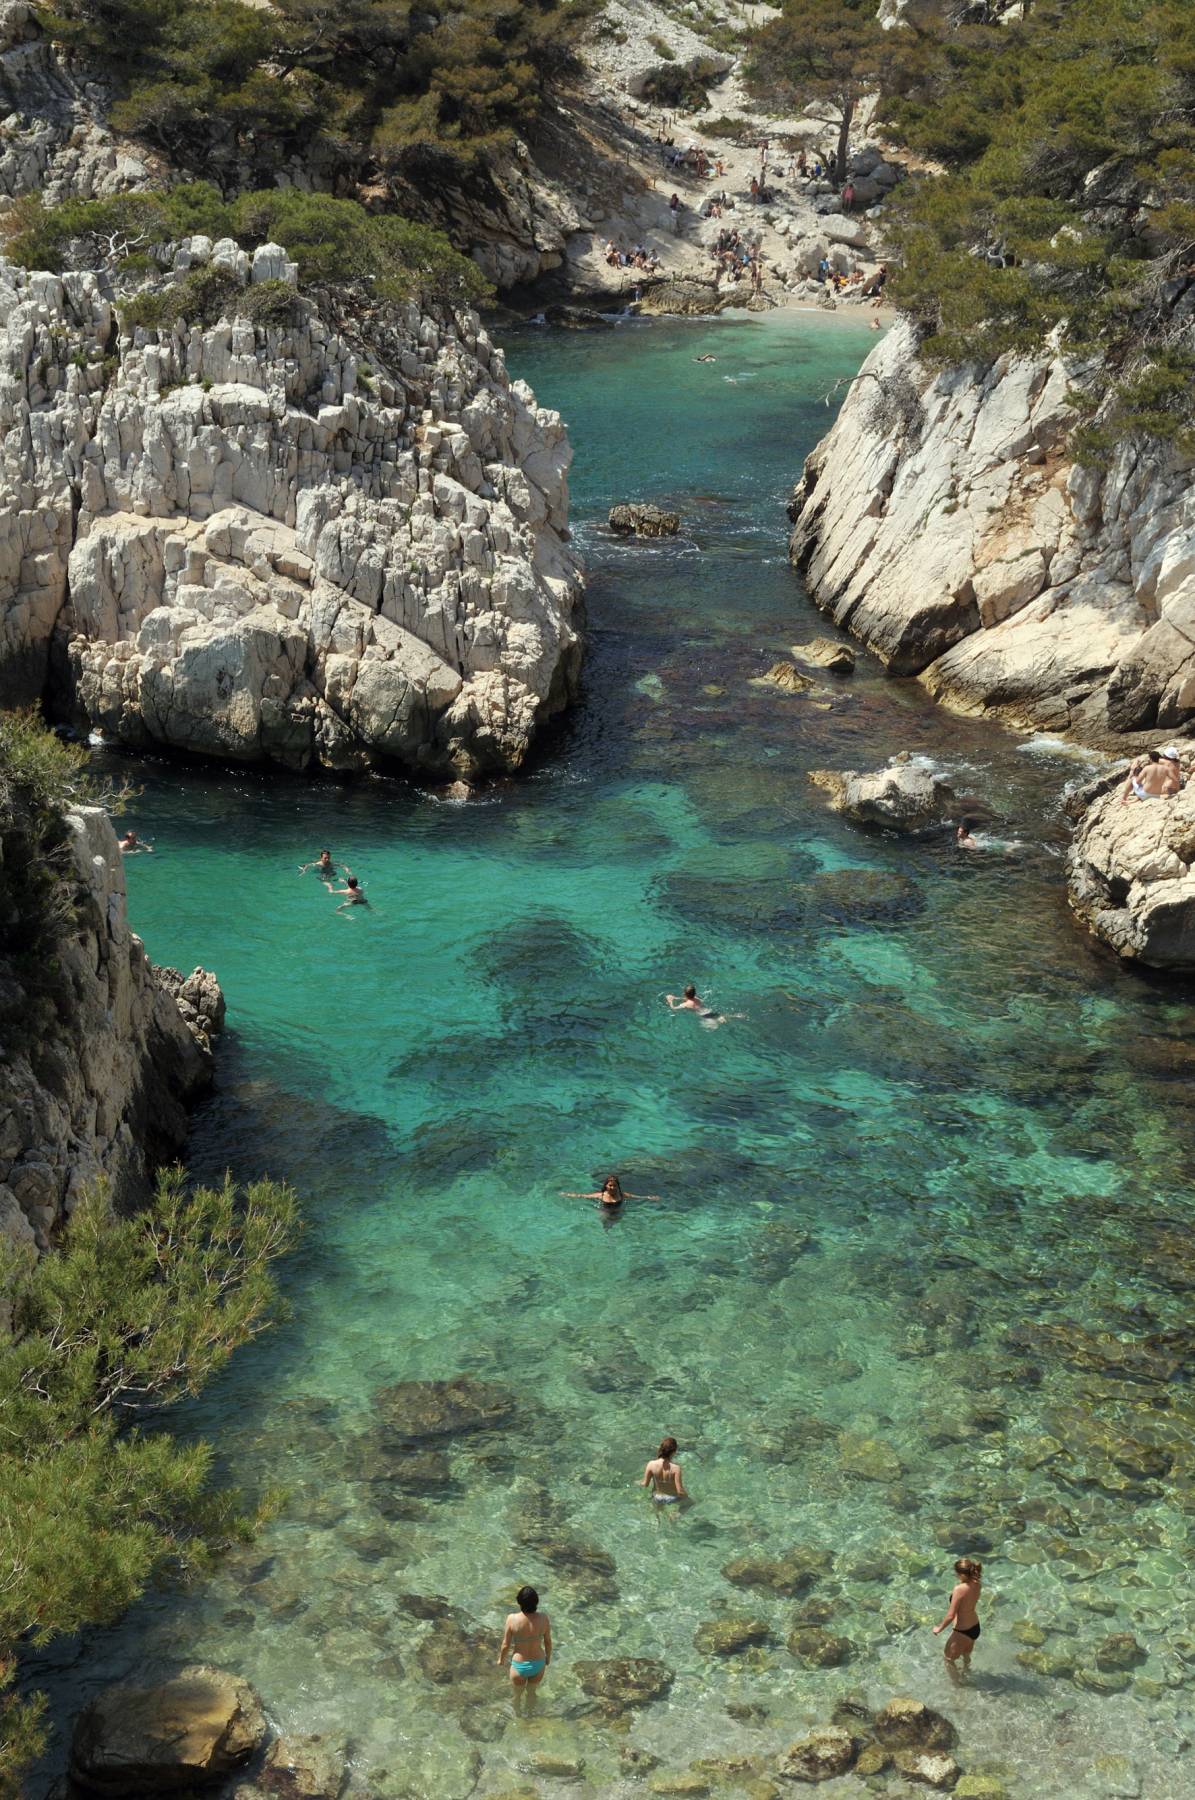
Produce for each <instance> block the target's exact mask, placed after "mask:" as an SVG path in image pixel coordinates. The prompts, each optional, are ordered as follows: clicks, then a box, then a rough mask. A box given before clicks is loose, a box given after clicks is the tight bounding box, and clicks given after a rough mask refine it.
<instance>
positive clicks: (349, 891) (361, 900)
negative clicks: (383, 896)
mask: <svg viewBox="0 0 1195 1800" xmlns="http://www.w3.org/2000/svg"><path fill="white" fill-rule="evenodd" d="M324 886H325V887H326V888H327V890H328V892H329V893H330V894H333V895H335V894H343V895H344V898H343V900H342V901H341V902H340V905H339V906H338V907H337V908H336V910H337V912H338V913H342V912H347V911H348V909H349V907H350V906H368V905H369V901H368V900H367V899H366V898H365V895H364V894H363V893H362V892H361V884H360V882H359V881H358V880H357V877H356V876H355V875H350V876H349V878H348V885H347V886H346V887H342V888H334V887H333V886H332V883H331V882H330V881H325V883H324Z"/></svg>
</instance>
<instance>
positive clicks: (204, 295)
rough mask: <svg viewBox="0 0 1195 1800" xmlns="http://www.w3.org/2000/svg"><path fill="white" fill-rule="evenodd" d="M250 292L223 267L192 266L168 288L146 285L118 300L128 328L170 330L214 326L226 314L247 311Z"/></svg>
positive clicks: (122, 320) (166, 286)
mask: <svg viewBox="0 0 1195 1800" xmlns="http://www.w3.org/2000/svg"><path fill="white" fill-rule="evenodd" d="M247 299H248V294H247V291H246V290H245V289H243V288H242V287H241V285H240V283H239V282H238V281H237V280H236V278H235V277H234V276H232V275H229V274H227V273H226V272H225V271H224V270H223V269H214V268H211V267H210V266H204V267H201V268H198V269H188V270H187V272H186V273H185V274H184V275H180V276H178V277H177V279H175V280H174V281H171V282H169V283H167V285H165V286H164V287H156V288H145V289H143V290H142V291H141V292H140V293H138V294H133V295H131V296H130V297H129V298H128V299H127V300H119V301H118V302H117V311H118V312H119V314H120V322H121V325H122V326H123V327H124V329H125V331H129V332H131V331H134V330H135V329H136V328H137V327H138V326H141V327H142V328H143V329H144V330H146V331H161V332H165V333H169V332H171V331H173V329H174V327H175V326H176V325H180V324H187V325H198V326H207V325H214V324H215V323H216V321H217V320H218V319H221V318H223V317H224V315H225V314H226V313H232V312H236V313H243V312H245V311H246V310H247V307H246V303H247Z"/></svg>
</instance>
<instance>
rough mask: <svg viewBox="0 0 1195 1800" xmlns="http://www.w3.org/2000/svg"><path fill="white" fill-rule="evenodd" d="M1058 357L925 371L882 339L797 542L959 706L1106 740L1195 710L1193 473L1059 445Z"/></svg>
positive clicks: (848, 619) (892, 663)
mask: <svg viewBox="0 0 1195 1800" xmlns="http://www.w3.org/2000/svg"><path fill="white" fill-rule="evenodd" d="M1069 379H1070V378H1069V376H1068V372H1067V370H1066V369H1065V368H1064V367H1063V365H1062V364H1061V363H1060V362H1058V361H1054V362H1033V361H1028V360H1025V359H1020V360H1016V359H1007V358H1006V359H1002V360H1001V361H1000V362H998V363H996V364H995V365H994V367H993V368H992V369H991V370H990V371H988V372H986V373H984V372H979V371H976V370H975V369H953V370H948V371H945V372H943V373H941V374H939V375H937V376H931V375H930V374H929V373H928V372H927V371H926V370H924V369H923V368H921V367H920V366H919V365H918V363H917V360H916V356H915V352H914V345H913V341H912V337H911V334H910V332H909V330H908V328H907V327H906V326H903V325H902V326H897V327H894V328H893V330H892V331H891V332H890V333H889V334H888V335H887V337H886V338H885V339H884V340H883V341H882V342H881V343H880V344H879V345H877V347H876V349H875V350H874V351H873V353H872V354H871V356H870V357H868V359H867V362H866V363H865V364H864V365H863V369H862V370H861V372H860V375H859V377H858V379H857V380H856V381H855V383H854V385H853V386H852V388H851V390H850V393H849V395H848V396H847V399H846V402H845V404H844V406H843V409H842V412H841V413H840V415H839V417H838V419H837V421H836V423H835V425H834V427H833V429H832V430H831V431H830V433H829V434H828V436H827V437H826V438H825V439H824V440H823V442H822V443H821V444H820V445H819V446H818V448H817V450H815V451H814V453H813V455H812V456H811V457H810V458H809V460H808V462H807V463H806V465H805V472H804V476H803V478H802V480H801V482H800V484H799V486H798V488H797V490H796V494H795V496H794V499H793V503H792V506H791V507H790V516H791V518H792V519H793V523H794V526H795V529H794V531H793V535H792V540H791V544H790V554H791V556H792V560H793V561H794V562H795V563H796V564H797V565H798V566H799V567H800V568H801V569H802V570H803V571H804V572H805V574H806V578H807V580H808V582H809V586H810V591H811V592H812V594H813V597H814V599H815V600H816V601H817V602H818V604H819V605H820V606H822V607H823V608H824V609H825V610H826V611H827V612H829V613H831V614H832V615H833V617H834V618H835V619H836V620H837V621H838V623H839V624H840V625H844V626H846V627H847V628H848V629H849V630H850V631H852V632H854V633H855V635H856V636H858V637H861V638H863V639H864V640H865V642H867V643H868V644H869V645H870V646H871V647H872V649H873V650H875V651H876V652H877V653H878V654H879V655H880V656H881V657H882V658H883V660H884V661H885V662H886V663H887V664H888V666H889V667H890V668H891V669H892V671H893V673H894V674H900V675H918V676H920V678H921V680H922V681H923V682H924V683H925V685H926V686H927V687H928V688H929V690H930V692H931V693H933V694H935V695H936V696H938V697H939V698H941V699H943V700H944V701H946V702H948V703H949V704H950V705H952V706H954V707H956V708H959V709H960V710H964V711H969V712H991V713H997V714H1000V715H1002V716H1004V717H1005V718H1007V719H1008V720H1009V721H1010V722H1012V723H1014V724H1017V725H1022V726H1025V727H1027V728H1033V729H1049V730H1059V731H1073V732H1075V733H1076V734H1077V735H1079V736H1082V737H1085V738H1088V739H1091V740H1093V741H1102V740H1104V739H1107V738H1108V737H1110V736H1114V735H1115V734H1117V733H1121V732H1127V731H1137V730H1148V729H1150V728H1152V727H1154V726H1157V727H1159V728H1162V729H1166V730H1169V729H1171V728H1173V727H1175V726H1178V725H1181V724H1183V723H1184V721H1186V720H1187V719H1189V718H1191V717H1192V716H1193V715H1195V486H1193V485H1192V466H1191V464H1190V463H1189V462H1183V461H1181V460H1180V459H1178V458H1176V457H1175V456H1174V455H1173V454H1172V453H1170V452H1169V451H1166V450H1164V449H1163V448H1162V447H1160V446H1156V445H1155V446H1146V445H1134V444H1129V443H1126V444H1124V445H1122V446H1121V447H1120V448H1119V449H1118V450H1117V451H1116V453H1115V455H1114V456H1113V459H1112V462H1111V464H1110V466H1109V467H1108V468H1107V469H1106V470H1091V469H1085V468H1080V467H1079V466H1077V465H1075V464H1073V463H1072V462H1071V461H1070V460H1069V458H1068V456H1067V454H1066V451H1065V447H1064V446H1065V437H1066V433H1067V430H1068V428H1069V427H1070V425H1071V424H1072V423H1073V415H1072V414H1071V413H1070V410H1069V408H1068V406H1067V402H1066V394H1067V388H1068V385H1069Z"/></svg>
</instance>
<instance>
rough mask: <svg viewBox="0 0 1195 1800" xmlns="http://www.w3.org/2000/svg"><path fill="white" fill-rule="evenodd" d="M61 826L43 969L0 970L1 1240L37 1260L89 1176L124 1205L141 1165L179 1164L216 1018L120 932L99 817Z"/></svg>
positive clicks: (120, 913)
mask: <svg viewBox="0 0 1195 1800" xmlns="http://www.w3.org/2000/svg"><path fill="white" fill-rule="evenodd" d="M67 825H68V829H69V849H70V864H69V867H68V869H67V871H66V873H65V876H64V881H65V883H66V884H67V885H68V886H69V887H70V888H71V889H72V890H73V908H74V917H73V923H72V925H71V926H70V928H69V929H68V931H67V933H66V934H65V936H64V940H63V942H62V943H61V945H60V946H59V949H58V952H57V956H56V957H55V959H54V966H53V967H52V968H49V967H48V968H47V969H46V970H45V971H44V972H41V973H37V974H31V973H30V972H29V971H27V970H25V969H21V970H20V971H19V972H18V971H17V969H16V967H15V966H14V965H12V964H8V963H5V962H3V961H0V1037H2V1042H3V1054H2V1055H0V1232H3V1233H4V1235H5V1236H6V1237H8V1238H9V1239H10V1240H12V1241H13V1242H15V1243H18V1244H30V1245H33V1246H35V1247H36V1248H38V1249H45V1248H46V1247H47V1246H48V1244H49V1243H50V1240H51V1236H52V1234H53V1232H54V1231H55V1229H56V1227H57V1226H58V1225H59V1224H60V1223H61V1221H62V1220H63V1218H64V1217H66V1216H68V1215H69V1213H70V1211H71V1209H72V1206H73V1205H74V1203H75V1201H76V1199H77V1198H78V1197H79V1195H80V1194H81V1193H83V1192H84V1191H85V1190H86V1189H87V1188H88V1187H89V1186H90V1185H91V1184H92V1183H94V1182H95V1181H96V1180H97V1179H100V1178H103V1179H106V1180H107V1182H108V1183H109V1186H110V1189H111V1193H112V1198H113V1201H114V1203H115V1204H116V1205H117V1206H118V1207H123V1206H127V1205H129V1204H132V1203H134V1202H135V1201H136V1200H138V1199H139V1198H141V1197H142V1196H143V1195H144V1193H145V1191H146V1186H147V1177H148V1174H149V1171H150V1169H151V1168H152V1166H153V1165H154V1164H155V1163H157V1162H161V1161H166V1160H170V1159H172V1158H174V1157H176V1156H177V1155H178V1153H179V1151H180V1150H181V1149H182V1146H183V1144H184V1142H185V1139H186V1132H187V1118H186V1106H187V1104H188V1103H189V1102H190V1101H192V1100H194V1099H195V1098H196V1097H197V1096H198V1095H199V1094H201V1093H202V1092H203V1091H204V1089H205V1088H206V1087H207V1086H208V1084H209V1082H210V1080H211V1067H212V1059H211V1053H210V1050H209V1048H208V1036H207V1034H208V1032H210V1031H212V1030H215V1029H218V1026H219V1022H220V1021H221V1020H222V1018H223V998H222V996H221V995H220V990H219V987H218V985H217V984H216V982H215V978H214V977H213V976H211V975H208V974H207V973H206V971H204V970H202V969H197V970H196V971H195V974H194V975H193V976H190V977H188V978H187V980H186V981H184V980H183V979H182V977H177V981H178V986H179V995H180V998H179V1000H178V1001H176V1000H175V998H174V997H173V993H172V988H173V978H174V977H175V972H174V971H169V972H168V973H167V979H166V980H165V981H163V980H162V979H160V978H159V972H158V971H157V970H156V969H154V968H153V966H152V965H151V963H150V962H149V960H148V958H147V957H146V954H145V949H144V946H143V945H142V943H141V940H140V938H138V937H135V936H134V935H133V933H132V932H131V931H130V930H129V924H128V917H127V914H126V908H125V883H124V870H123V868H122V866H121V857H120V852H119V850H118V849H117V846H116V836H115V833H114V832H113V830H112V825H111V822H110V821H109V819H108V815H107V813H105V812H104V811H103V810H102V808H100V807H92V806H89V807H80V808H78V809H76V810H75V811H73V812H71V813H69V814H68V815H67ZM199 998H202V1000H203V1005H204V1008H205V1010H204V1011H203V1013H202V1014H201V1013H200V1011H199V1008H198V1006H197V1005H196V1004H195V1003H196V1000H197V999H199ZM187 1005H190V1006H191V1008H192V1010H194V1012H195V1029H194V1030H192V1029H190V1028H189V1026H188V1024H187V1022H186V1021H185V1019H184V1012H185V1011H186V1008H187Z"/></svg>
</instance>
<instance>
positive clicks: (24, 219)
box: [0, 182, 489, 327]
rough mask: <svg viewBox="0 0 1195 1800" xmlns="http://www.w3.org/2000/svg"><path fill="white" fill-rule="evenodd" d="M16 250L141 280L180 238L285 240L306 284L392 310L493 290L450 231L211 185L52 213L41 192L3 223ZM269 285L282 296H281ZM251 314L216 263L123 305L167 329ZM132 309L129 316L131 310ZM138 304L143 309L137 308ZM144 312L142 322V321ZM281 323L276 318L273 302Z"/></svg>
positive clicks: (321, 200)
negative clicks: (157, 253)
mask: <svg viewBox="0 0 1195 1800" xmlns="http://www.w3.org/2000/svg"><path fill="white" fill-rule="evenodd" d="M0 231H2V232H3V234H4V237H5V240H6V243H5V249H6V253H7V255H8V256H9V257H10V259H11V260H12V261H13V262H16V263H19V264H20V265H21V266H22V267H23V268H26V269H50V270H52V271H54V272H59V271H61V270H63V269H66V268H92V269H100V268H106V269H108V270H110V271H111V272H113V273H116V274H120V273H122V272H123V273H132V274H142V273H144V272H145V271H146V268H147V267H148V268H149V269H151V270H152V269H154V268H155V267H156V265H155V264H154V263H153V261H152V259H150V260H149V261H148V263H147V260H146V252H147V251H152V250H153V249H155V248H160V247H161V246H162V245H164V244H168V243H171V242H173V241H175V240H177V239H178V238H182V237H190V236H193V235H196V234H202V235H204V236H207V237H211V238H221V237H231V238H235V239H236V240H237V242H238V243H239V244H240V245H241V246H242V247H243V248H244V249H246V250H252V249H253V248H255V246H256V245H258V244H264V243H267V242H270V241H273V242H276V243H281V244H283V245H285V247H286V249H287V250H288V252H289V253H290V255H291V256H292V257H293V258H294V260H295V262H296V263H297V264H298V266H299V279H300V281H301V282H302V283H303V285H304V286H316V287H355V288H357V289H358V290H360V291H361V292H362V293H364V294H367V295H369V296H371V297H373V298H376V299H378V300H381V301H385V302H390V303H401V302H403V301H406V300H419V301H421V302H427V303H433V302H437V301H439V302H444V303H445V304H447V305H450V306H472V305H474V304H475V303H476V302H477V301H478V300H481V299H484V298H485V296H486V295H487V294H488V292H489V288H488V286H487V284H486V281H485V278H484V277H483V275H482V274H481V272H480V270H479V269H478V268H477V265H476V264H475V263H473V262H471V261H470V260H469V258H468V257H467V256H462V255H460V253H459V252H458V251H456V250H454V249H453V248H452V245H451V244H450V243H449V242H448V239H447V238H446V237H445V236H444V235H443V233H442V232H439V231H434V230H433V229H432V228H431V227H430V226H427V225H420V224H416V223H414V222H413V221H412V220H410V219H401V218H398V217H397V216H396V215H394V214H392V213H386V214H380V215H379V214H373V213H368V212H366V210H365V208H364V207H363V206H359V205H358V204H357V202H356V201H355V200H337V199H334V198H333V197H332V196H331V195H329V194H307V193H301V192H299V191H297V190H296V189H293V188H286V189H281V188H269V189H266V190H264V191H261V192H254V193H249V194H242V195H241V196H240V197H239V199H236V200H233V201H225V200H223V199H222V198H221V196H220V194H219V192H218V191H217V189H216V188H214V187H213V186H212V185H211V184H210V183H208V182H186V183H182V184H180V185H179V186H177V187H174V188H170V189H167V190H164V191H163V192H161V193H140V194H119V195H114V196H111V197H109V198H107V199H103V200H67V201H64V202H63V203H62V204H61V205H58V206H46V205H45V203H44V201H43V200H42V198H41V196H40V195H39V194H29V195H25V196H23V197H22V198H21V199H19V200H16V201H14V203H13V205H12V206H11V207H10V208H9V210H8V212H7V213H6V214H5V215H4V219H3V223H2V224H0ZM262 285H263V286H265V285H269V286H270V287H271V290H272V292H273V295H274V299H275V302H276V301H277V289H276V287H275V286H274V284H262ZM230 307H231V308H233V309H234V310H236V311H237V312H239V313H242V314H245V315H247V316H249V317H253V316H255V315H257V314H260V313H262V312H263V310H264V312H265V313H266V314H267V315H269V314H270V311H271V309H270V307H269V306H268V305H266V303H265V302H264V301H263V300H262V299H260V298H255V297H254V290H253V289H252V288H249V289H242V288H241V287H240V286H239V284H238V283H237V282H236V280H235V278H234V277H232V276H231V275H227V274H222V273H221V271H220V270H218V269H215V268H208V267H202V268H199V269H196V270H192V271H188V272H187V274H186V276H184V277H183V279H182V280H181V281H178V282H176V283H174V284H173V286H172V287H171V288H169V289H162V290H159V291H158V292H156V293H154V294H149V295H142V296H138V297H137V298H136V299H135V300H131V301H130V302H128V303H126V307H125V308H124V309H122V310H124V311H125V312H126V314H128V316H129V319H130V322H132V323H138V324H144V325H153V326H155V327H168V326H169V325H171V324H173V323H174V321H175V320H176V319H178V318H184V317H185V318H188V319H193V320H196V321H197V322H199V323H208V324H210V323H211V322H212V321H213V319H215V318H218V317H219V316H220V314H221V312H222V311H223V310H225V309H227V308H230ZM130 309H131V310H130ZM138 309H140V311H138ZM142 315H144V316H142ZM273 315H274V316H273V318H272V319H271V318H270V317H268V316H267V317H266V318H264V319H263V320H262V322H263V323H269V322H279V309H278V307H277V305H276V304H275V306H274V308H273Z"/></svg>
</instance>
